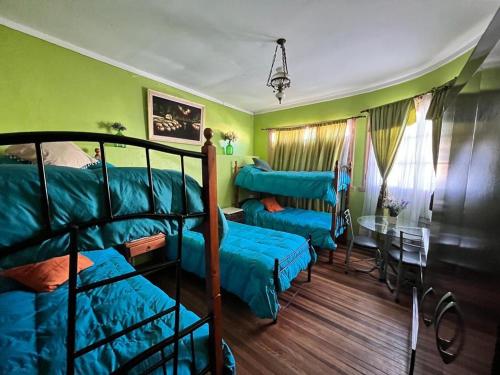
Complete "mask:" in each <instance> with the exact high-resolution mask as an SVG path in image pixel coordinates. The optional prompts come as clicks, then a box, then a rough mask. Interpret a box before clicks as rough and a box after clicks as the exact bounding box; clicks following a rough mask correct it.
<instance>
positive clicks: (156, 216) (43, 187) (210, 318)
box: [0, 129, 222, 375]
mask: <svg viewBox="0 0 500 375" xmlns="http://www.w3.org/2000/svg"><path fill="white" fill-rule="evenodd" d="M204 134H205V138H206V139H207V142H206V143H205V146H210V147H213V146H211V145H212V143H211V142H210V139H211V137H212V135H213V132H212V131H211V129H205V133H204ZM63 141H77V142H78V141H79V142H95V143H99V147H100V151H101V164H102V176H103V188H104V189H103V193H104V202H105V208H106V210H105V217H104V218H99V219H94V220H91V221H87V222H81V223H69V224H68V225H66V226H65V227H64V228H60V229H53V228H52V225H51V211H50V201H49V194H48V189H47V179H46V173H45V166H44V162H43V152H42V144H43V143H49V142H63ZM24 143H31V144H34V145H35V150H36V155H37V168H38V175H39V184H40V197H41V200H40V204H41V212H42V219H43V223H44V228H43V230H42V231H41V233H39V234H37V235H35V236H34V237H32V238H30V239H28V240H23V241H21V242H19V243H17V244H14V245H11V246H8V247H4V248H1V249H0V251H1V253H0V257H6V256H9V255H11V254H13V253H15V252H18V251H21V250H24V249H26V248H28V247H30V246H35V245H38V244H41V243H42V242H44V241H46V240H49V239H52V238H55V237H59V236H62V235H66V234H68V233H69V235H70V247H69V258H70V262H69V280H68V329H67V368H66V370H67V373H68V374H74V372H75V360H76V359H77V358H78V357H81V356H83V355H84V354H86V353H89V352H90V351H92V350H95V349H96V348H98V347H101V346H103V345H106V344H109V343H111V342H112V341H114V340H116V339H117V338H119V337H121V336H123V335H125V334H127V333H129V332H132V331H133V330H136V329H138V328H140V327H142V326H144V325H146V324H148V323H151V322H153V321H154V320H157V319H159V318H161V317H163V316H165V315H167V314H170V313H174V314H175V323H174V334H173V335H172V336H170V337H167V338H165V339H163V340H162V341H160V342H159V343H157V344H155V345H153V346H152V347H150V348H148V349H146V350H145V351H143V352H142V353H139V354H138V355H136V356H135V357H133V358H131V359H130V360H128V361H127V362H126V363H124V364H123V365H122V366H121V367H119V368H118V369H116V370H115V371H114V372H113V373H116V374H119V373H120V374H121V373H127V372H128V371H130V370H131V369H133V368H134V367H135V366H136V365H138V364H139V363H141V362H142V361H143V360H145V359H148V358H150V357H151V356H153V355H154V354H156V353H158V352H159V353H160V354H161V360H160V361H158V362H155V363H154V364H153V365H151V366H150V367H149V368H148V369H146V370H145V371H144V373H150V372H152V371H155V370H157V369H159V368H160V367H162V368H163V372H164V373H166V364H167V362H169V361H170V360H173V373H174V374H175V375H176V374H177V371H178V369H177V366H178V360H179V359H178V354H179V340H180V339H182V338H183V337H185V336H187V335H190V337H191V354H192V361H193V362H192V363H193V365H194V366H195V362H196V357H195V355H196V354H195V351H194V343H193V339H194V337H193V332H194V331H195V330H197V329H198V328H200V327H201V326H203V325H204V324H207V323H208V325H209V346H210V348H209V353H210V355H209V363H208V365H207V367H205V368H204V369H202V370H201V371H199V372H198V373H199V374H204V373H207V372H209V371H211V372H212V373H217V374H218V373H220V369H221V365H220V364H217V362H218V361H220V356H219V357H218V356H217V351H218V350H219V349H220V350H222V349H221V348H214V347H212V346H214V343H217V336H218V334H216V333H215V332H214V325H215V322H216V319H219V318H220V316H219V315H220V308H219V310H217V309H215V312H214V309H213V308H211V307H210V306H209V309H208V310H209V312H208V314H207V315H205V316H203V317H202V318H200V319H199V320H197V321H196V322H195V323H192V324H191V325H189V326H188V327H186V328H184V329H182V330H180V326H179V323H180V297H181V259H182V243H183V225H184V221H185V220H186V219H188V218H200V217H205V218H206V219H207V220H210V216H212V217H214V216H213V215H211V212H210V210H211V207H213V205H211V204H210V203H209V202H207V200H208V199H213V197H214V196H213V194H212V195H211V197H210V194H207V192H206V191H205V190H204V194H203V195H204V196H203V200H204V205H205V209H204V211H203V212H189V211H188V200H187V190H186V173H185V167H184V158H185V157H189V158H195V159H200V160H201V161H202V164H203V163H204V162H205V163H207V164H209V163H211V162H213V163H214V164H213V166H214V169H215V160H209V159H215V157H214V155H213V156H210V155H209V152H194V151H188V150H181V149H177V148H174V147H170V146H166V145H162V144H159V143H153V142H149V141H145V140H141V139H136V138H130V137H124V136H115V135H109V134H99V133H80V132H26V133H10V134H0V145H2V146H4V145H13V144H24ZM106 143H109V144H113V143H120V144H126V145H130V146H137V147H140V148H143V149H145V152H146V163H147V166H146V168H147V173H148V185H149V186H148V200H149V210H148V211H147V212H138V213H134V214H127V215H119V216H116V215H114V214H113V210H112V201H111V193H110V187H109V180H108V167H107V165H106V152H105V147H104V146H105V144H106ZM151 150H152V151H158V152H162V153H167V154H171V155H176V156H179V157H180V164H181V174H182V208H183V209H182V212H180V213H171V214H160V213H157V212H156V204H155V195H154V185H153V172H152V168H151V160H150V151H151ZM214 154H215V151H214ZM203 167H204V168H205V167H206V164H203ZM204 172H205V171H204ZM207 176H208V172H207ZM204 185H205V181H204ZM203 188H204V189H205V186H204V187H203ZM215 197H216V196H215ZM141 218H144V219H153V220H174V221H177V223H178V231H179V235H178V249H177V254H176V258H175V259H174V260H171V261H163V262H161V263H160V264H154V265H152V266H148V267H144V268H141V270H135V271H132V272H129V273H126V274H122V275H119V276H115V277H111V278H108V279H103V280H100V281H97V282H93V283H90V284H87V285H82V286H79V285H77V273H78V272H77V264H78V252H79V250H78V236H79V232H80V231H81V230H85V229H87V228H89V227H92V226H103V225H106V224H109V223H113V222H118V221H123V220H131V219H141ZM207 227H210V224H209V223H208V224H207ZM206 242H207V239H206ZM210 242H213V239H212V241H210ZM216 242H217V243H218V239H217V241H216ZM217 248H218V246H217ZM206 254H207V253H206ZM206 261H207V263H208V260H206ZM171 267H175V272H176V277H175V305H174V306H173V307H170V308H169V309H167V310H164V311H162V312H159V313H157V314H155V315H153V316H151V317H149V318H146V319H144V320H142V321H140V322H137V323H135V324H133V325H131V326H129V327H127V328H124V329H122V330H120V331H118V332H115V333H113V334H111V335H110V336H108V337H105V338H103V339H100V340H98V341H96V342H94V343H92V344H90V345H88V346H86V347H83V348H79V349H78V350H76V348H75V340H76V303H77V295H78V294H79V293H82V292H85V291H89V290H91V289H95V288H98V287H102V286H105V285H109V284H112V283H114V282H117V281H120V280H125V279H128V278H130V277H134V276H137V275H147V274H150V273H153V272H157V271H160V270H163V269H166V268H171ZM207 267H208V266H207ZM215 274H216V277H218V270H216V272H215ZM210 276H211V277H215V276H214V275H213V273H212V275H210ZM208 277H209V275H208V273H207V278H208ZM217 287H218V283H217ZM212 302H213V301H212ZM212 307H213V306H212ZM214 336H215V338H214ZM210 343H212V345H210ZM172 344H173V346H174V350H173V353H172V354H170V355H168V356H165V353H164V349H165V348H166V347H167V346H169V345H172ZM221 346H222V343H221ZM193 370H194V368H193Z"/></svg>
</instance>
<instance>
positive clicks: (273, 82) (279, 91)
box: [267, 38, 291, 104]
mask: <svg viewBox="0 0 500 375" xmlns="http://www.w3.org/2000/svg"><path fill="white" fill-rule="evenodd" d="M285 42H286V40H285V39H283V38H280V39H278V40H277V41H276V43H277V44H276V48H275V49H274V57H273V62H272V64H271V70H270V71H269V77H268V78H267V86H268V87H272V89H273V92H275V93H276V98H277V99H278V101H279V102H280V104H281V101H282V100H283V98H284V97H285V89H286V88H288V87H290V83H291V80H290V76H289V75H288V65H287V62H286V52H285ZM278 48H280V50H281V65H277V66H276V72H275V73H274V74H273V68H274V63H275V61H276V54H277V52H278ZM277 64H279V63H277Z"/></svg>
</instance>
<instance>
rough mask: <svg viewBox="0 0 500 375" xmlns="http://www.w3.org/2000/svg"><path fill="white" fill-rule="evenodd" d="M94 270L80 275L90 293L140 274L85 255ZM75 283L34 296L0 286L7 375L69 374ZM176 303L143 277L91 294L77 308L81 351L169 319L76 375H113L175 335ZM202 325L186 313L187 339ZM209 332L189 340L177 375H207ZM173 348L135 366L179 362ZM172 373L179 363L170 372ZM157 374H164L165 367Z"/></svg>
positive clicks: (183, 343) (108, 257) (0, 359)
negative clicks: (70, 313)
mask: <svg viewBox="0 0 500 375" xmlns="http://www.w3.org/2000/svg"><path fill="white" fill-rule="evenodd" d="M82 254H84V255H85V256H86V257H88V258H89V259H90V260H91V261H92V262H93V263H94V264H93V265H92V266H91V267H90V268H87V269H85V270H83V271H81V272H80V273H79V274H78V284H79V285H80V286H81V285H86V284H90V283H93V282H97V281H100V280H103V279H107V278H110V277H114V276H119V275H123V274H126V273H128V272H132V271H134V269H133V267H132V266H131V265H129V264H128V263H127V262H126V261H125V259H124V257H123V256H122V255H120V254H119V253H118V252H117V251H116V250H113V249H108V250H97V251H87V252H82ZM67 304H68V283H65V284H63V285H61V286H60V287H59V288H57V289H56V290H55V291H53V292H41V293H37V292H33V291H30V290H28V289H26V287H23V286H21V284H18V283H17V282H15V281H13V280H12V279H7V278H3V277H2V278H0V347H1V348H2V350H1V351H0V373H2V374H62V373H65V369H66V350H65V349H66V340H67V321H68V308H67ZM174 307H175V300H174V299H172V298H170V297H169V296H168V295H167V294H165V293H164V292H163V291H161V290H160V289H159V288H157V287H156V286H154V285H153V284H152V283H150V282H149V281H148V280H147V279H145V278H144V277H142V276H135V277H132V278H129V279H125V280H122V281H118V282H116V283H113V284H109V285H105V286H102V287H98V288H96V289H92V290H89V291H85V292H83V293H81V294H79V295H78V298H77V304H76V309H77V310H76V311H77V312H76V316H77V319H76V350H77V351H78V350H79V349H81V348H84V347H87V346H88V345H90V344H92V343H95V342H98V341H99V340H103V339H105V338H106V337H110V336H112V335H113V333H116V332H118V331H121V330H123V329H125V328H126V327H129V326H132V325H134V324H136V323H138V322H140V321H142V320H144V319H146V318H149V317H152V316H154V315H155V314H158V313H159V312H161V311H164V310H168V311H170V312H168V313H167V314H166V315H163V316H162V317H161V318H158V319H156V320H153V321H152V322H150V323H148V324H146V325H143V326H142V327H140V328H137V329H135V330H133V331H131V332H129V333H127V334H125V335H123V336H121V337H119V338H117V339H116V340H114V341H111V342H110V343H108V344H106V345H103V346H100V347H98V348H97V349H95V350H92V351H89V352H88V353H86V354H84V355H82V356H80V357H78V358H77V359H76V360H75V372H76V373H80V374H108V373H111V372H113V371H114V370H116V369H118V368H119V367H120V366H122V365H124V364H125V363H127V362H128V361H129V360H130V359H132V358H134V357H135V356H137V355H139V354H140V353H142V352H144V351H145V350H146V349H148V348H151V347H152V346H154V345H155V344H158V343H160V342H161V341H162V340H165V339H167V338H169V337H171V336H172V335H173V334H174V330H175V329H174V323H175V315H174V314H175V313H174ZM197 322H199V318H198V316H197V315H195V314H194V313H193V312H191V311H189V310H187V309H186V308H184V307H183V306H182V305H181V307H180V323H179V324H180V336H182V332H183V330H186V331H188V330H189V327H194V325H196V324H197ZM208 338H209V327H208V324H207V323H205V324H201V325H200V326H199V327H198V328H196V329H195V330H194V331H192V332H191V333H187V334H186V335H184V336H183V337H182V338H181V339H180V341H179V347H178V358H179V360H178V366H177V370H178V372H177V373H178V374H193V373H204V372H207V371H208V364H209V345H208ZM223 351H224V356H225V369H224V370H225V372H227V373H233V372H234V370H235V362H234V358H233V356H232V354H231V352H230V350H229V348H228V347H227V346H226V345H225V344H224V348H223ZM173 353H174V344H171V345H169V346H166V347H165V348H164V349H163V350H162V351H161V352H159V351H157V352H155V353H154V354H152V355H151V356H150V357H149V358H148V359H146V360H144V361H142V362H140V363H139V364H138V365H137V366H135V367H134V368H133V369H132V371H131V373H143V372H144V371H146V370H147V369H148V368H149V367H151V366H153V365H154V364H155V363H157V362H158V361H160V360H161V359H166V358H169V357H172V356H173ZM166 371H167V373H173V361H172V360H170V361H168V362H167V364H166ZM153 373H164V371H163V369H162V368H161V367H159V368H157V369H156V370H155V371H153Z"/></svg>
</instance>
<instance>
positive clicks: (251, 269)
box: [167, 221, 316, 318]
mask: <svg viewBox="0 0 500 375" xmlns="http://www.w3.org/2000/svg"><path fill="white" fill-rule="evenodd" d="M227 224H228V227H229V231H228V233H227V236H226V239H225V240H224V242H223V244H222V246H221V249H220V253H219V256H220V275H221V286H222V288H224V289H225V290H227V291H229V292H231V293H234V294H236V295H237V296H238V297H240V298H241V299H242V300H243V301H245V302H246V303H247V304H248V305H249V306H250V309H251V310H252V312H253V313H254V314H255V315H256V316H258V317H259V318H275V317H276V316H277V314H278V311H279V302H278V296H277V294H276V287H275V284H274V279H273V270H274V259H275V258H277V259H279V263H280V268H279V285H278V290H279V291H280V292H282V291H285V290H287V289H288V288H289V287H290V284H291V282H292V280H294V279H295V278H296V277H297V275H298V274H299V273H300V272H301V271H303V270H305V269H307V266H308V265H309V263H310V262H315V261H316V254H315V253H314V251H313V252H312V258H311V253H310V251H309V246H308V242H307V241H306V240H305V239H304V238H302V237H300V236H296V235H294V234H290V233H284V232H278V231H274V230H269V229H265V228H259V227H252V226H249V225H245V224H240V223H236V222H233V221H228V222H227ZM176 251H177V242H176V241H169V246H168V250H167V254H168V257H169V258H174V257H175V254H176ZM182 267H183V269H185V270H187V271H189V272H192V273H194V274H196V275H198V276H200V277H205V257H204V239H203V236H202V234H201V233H198V232H195V231H192V230H185V231H184V247H183V253H182Z"/></svg>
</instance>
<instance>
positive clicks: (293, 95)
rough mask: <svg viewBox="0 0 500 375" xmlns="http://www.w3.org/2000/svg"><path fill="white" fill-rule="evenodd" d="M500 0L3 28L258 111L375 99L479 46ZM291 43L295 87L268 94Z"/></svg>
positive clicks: (30, 8)
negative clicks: (365, 96)
mask: <svg viewBox="0 0 500 375" xmlns="http://www.w3.org/2000/svg"><path fill="white" fill-rule="evenodd" d="M499 5H500V1H499V0H439V1H436V0H413V1H410V0H272V1H271V0H251V1H250V0H246V1H245V0H238V1H237V0H184V1H183V0H142V1H137V0H85V1H75V0H50V1H40V0H0V17H1V18H0V23H4V24H6V25H7V26H11V27H14V28H18V29H20V30H22V31H27V32H29V33H32V34H34V35H37V36H41V37H42V38H45V39H47V40H49V41H52V42H55V43H57V44H60V45H63V46H66V47H69V48H72V49H74V50H77V51H79V52H81V53H84V54H86V55H89V56H92V57H96V58H100V59H101V60H104V61H106V62H109V63H112V64H114V65H117V66H121V67H123V68H125V69H128V70H131V71H133V72H136V73H140V74H145V75H147V76H150V77H155V78H157V79H160V80H162V81H164V82H165V81H168V82H169V83H171V84H172V83H173V84H175V85H176V86H177V87H182V88H184V89H186V88H187V89H189V91H191V92H196V93H197V94H200V93H201V94H202V95H203V96H204V97H209V98H211V99H213V98H215V99H217V100H218V101H220V102H223V103H224V104H227V105H231V106H234V107H237V108H241V109H244V110H247V111H250V112H264V111H268V110H274V109H280V108H285V107H287V106H295V105H298V104H304V103H311V102H316V101H322V100H326V99H332V98H338V97H343V96H349V95H351V94H356V93H360V92H366V91H371V90H374V89H377V88H380V87H384V86H388V85H391V84H394V83H397V82H401V81H404V80H407V79H411V78H414V77H416V76H418V75H421V74H423V73H425V72H427V71H430V70H432V69H434V68H436V67H437V66H439V65H441V64H443V63H444V62H447V61H449V60H450V59H452V58H454V57H456V56H458V55H459V54H461V53H462V52H464V51H465V50H467V49H468V48H470V47H471V46H473V45H474V43H475V42H476V41H477V38H478V37H479V36H480V34H481V33H482V32H483V31H484V29H485V28H486V26H487V24H488V22H489V21H490V19H491V18H492V17H493V14H494V12H495V11H496V9H497V8H498V6H499ZM278 37H285V38H286V39H287V43H286V47H287V57H288V67H289V71H290V75H291V78H292V87H291V88H290V89H289V90H287V92H286V98H285V100H284V102H283V104H282V105H281V106H280V105H278V103H277V100H276V99H275V97H274V95H273V93H272V90H271V89H270V88H268V87H266V85H265V84H266V79H267V75H268V73H269V68H270V64H271V59H272V54H273V52H274V46H275V45H274V41H275V40H276V39H277V38H278Z"/></svg>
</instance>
